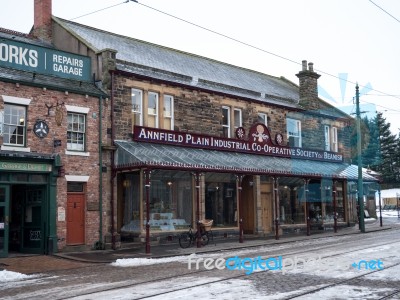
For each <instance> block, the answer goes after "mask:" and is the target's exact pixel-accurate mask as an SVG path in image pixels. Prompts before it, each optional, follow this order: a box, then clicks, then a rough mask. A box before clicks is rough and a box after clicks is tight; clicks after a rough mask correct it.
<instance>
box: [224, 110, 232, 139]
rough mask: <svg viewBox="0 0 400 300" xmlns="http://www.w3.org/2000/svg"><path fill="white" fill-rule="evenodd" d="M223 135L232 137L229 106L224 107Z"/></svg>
mask: <svg viewBox="0 0 400 300" xmlns="http://www.w3.org/2000/svg"><path fill="white" fill-rule="evenodd" d="M222 136H223V137H227V138H229V137H231V109H230V107H228V106H223V107H222Z"/></svg>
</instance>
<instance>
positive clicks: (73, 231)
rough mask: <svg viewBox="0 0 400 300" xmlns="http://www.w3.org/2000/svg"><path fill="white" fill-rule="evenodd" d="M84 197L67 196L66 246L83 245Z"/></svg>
mask: <svg viewBox="0 0 400 300" xmlns="http://www.w3.org/2000/svg"><path fill="white" fill-rule="evenodd" d="M84 203H85V195H84V194H68V196H67V245H82V244H84V243H85V205H84Z"/></svg>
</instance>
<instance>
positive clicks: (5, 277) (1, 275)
mask: <svg viewBox="0 0 400 300" xmlns="http://www.w3.org/2000/svg"><path fill="white" fill-rule="evenodd" d="M32 277H34V275H25V274H22V273H17V272H12V271H7V270H3V271H0V282H6V281H17V280H23V279H28V278H32Z"/></svg>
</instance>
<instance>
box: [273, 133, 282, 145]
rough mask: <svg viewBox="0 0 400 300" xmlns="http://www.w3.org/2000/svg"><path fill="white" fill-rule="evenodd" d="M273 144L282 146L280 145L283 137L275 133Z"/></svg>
mask: <svg viewBox="0 0 400 300" xmlns="http://www.w3.org/2000/svg"><path fill="white" fill-rule="evenodd" d="M275 142H276V143H277V144H278V145H282V143H283V135H282V134H280V133H277V134H276V135H275Z"/></svg>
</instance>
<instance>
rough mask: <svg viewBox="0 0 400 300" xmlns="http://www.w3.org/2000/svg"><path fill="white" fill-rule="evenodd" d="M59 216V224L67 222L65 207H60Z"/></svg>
mask: <svg viewBox="0 0 400 300" xmlns="http://www.w3.org/2000/svg"><path fill="white" fill-rule="evenodd" d="M57 215H58V217H57V219H58V221H59V222H65V208H64V207H61V206H59V207H58V209H57Z"/></svg>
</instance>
